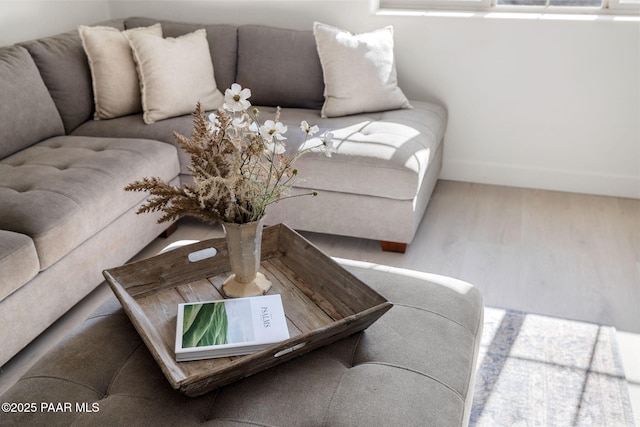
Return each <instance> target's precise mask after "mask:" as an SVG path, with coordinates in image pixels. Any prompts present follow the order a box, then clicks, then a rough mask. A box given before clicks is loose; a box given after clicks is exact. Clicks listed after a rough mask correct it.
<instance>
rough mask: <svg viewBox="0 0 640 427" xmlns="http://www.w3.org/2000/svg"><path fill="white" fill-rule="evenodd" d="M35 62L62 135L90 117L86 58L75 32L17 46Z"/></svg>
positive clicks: (89, 89) (88, 77)
mask: <svg viewBox="0 0 640 427" xmlns="http://www.w3.org/2000/svg"><path fill="white" fill-rule="evenodd" d="M20 45H21V46H23V47H25V48H26V49H27V50H28V51H29V53H30V54H31V57H32V58H33V60H34V61H35V63H36V65H37V66H38V69H39V70H40V75H41V76H42V79H43V80H44V83H45V84H46V85H47V88H48V89H49V93H51V97H52V98H53V102H55V104H56V107H57V108H58V111H59V112H60V116H61V117H62V122H63V123H64V128H65V131H66V133H71V131H73V130H74V129H75V128H76V127H78V126H79V125H81V124H82V123H84V122H86V121H87V120H89V119H90V118H91V117H92V115H93V90H92V88H91V71H90V70H89V62H88V60H87V55H86V54H85V53H84V48H83V47H82V41H81V40H80V35H79V34H78V31H77V30H74V31H69V32H67V33H62V34H57V35H55V36H51V37H44V38H41V39H38V40H32V41H28V42H24V43H20Z"/></svg>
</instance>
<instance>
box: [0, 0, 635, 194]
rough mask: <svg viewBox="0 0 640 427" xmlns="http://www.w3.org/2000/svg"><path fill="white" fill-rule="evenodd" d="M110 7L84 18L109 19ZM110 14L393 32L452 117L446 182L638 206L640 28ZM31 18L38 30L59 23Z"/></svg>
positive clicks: (249, 4)
mask: <svg viewBox="0 0 640 427" xmlns="http://www.w3.org/2000/svg"><path fill="white" fill-rule="evenodd" d="M14 3H18V2H14ZM20 3H21V2H20ZM38 3H39V4H41V3H43V2H38ZM46 3H49V2H46ZM59 3H64V2H59ZM91 3H93V2H91ZM103 3H104V2H97V4H96V5H94V7H92V8H89V9H87V10H85V13H86V12H88V11H89V10H90V11H91V12H92V13H94V14H97V15H101V13H102V8H103V7H104V5H103ZM1 4H2V3H0V7H1ZM60 7H62V6H60ZM68 7H69V8H70V9H71V8H72V7H71V6H68ZM85 7H86V6H85ZM13 8H14V9H15V8H16V6H15V5H14V6H13ZM108 8H109V11H108V13H105V14H104V16H100V19H109V18H122V17H127V16H134V15H137V16H149V17H156V18H161V19H171V20H176V21H189V22H202V23H236V24H245V23H259V24H266V25H274V26H280V27H287V28H299V29H310V28H311V24H312V23H313V21H314V20H318V21H322V22H325V23H328V24H332V25H336V26H339V27H343V28H346V29H348V30H350V31H353V32H362V31H368V30H371V29H375V28H378V27H380V26H383V25H387V24H392V25H393V26H394V27H395V37H396V57H397V61H398V73H399V81H400V85H401V87H402V88H403V89H404V91H405V92H406V94H407V95H408V96H409V98H412V99H416V100H431V101H437V102H441V103H443V104H444V105H446V107H447V108H448V110H449V115H450V118H449V127H448V130H447V134H446V136H445V159H444V168H443V171H442V175H441V177H442V178H446V179H453V180H465V181H473V182H483V183H494V184H503V185H516V186H525V187H534V188H544V189H553V190H561V191H576V192H585V193H594V194H606V195H615V196H624V197H636V198H639V197H640V23H638V22H619V21H612V20H611V19H600V20H597V21H567V20H558V21H547V20H522V19H518V20H512V19H491V18H486V17H479V16H475V17H469V18H452V17H406V16H405V17H402V16H376V15H374V14H373V13H372V12H371V9H372V8H371V2H370V1H369V0H357V1H311V0H289V1H271V0H256V1H248V0H209V1H189V0H182V1H179V0H176V1H144V0H143V1H126V2H125V1H117V0H114V1H109V2H108ZM73 9H74V10H76V9H75V6H74V7H73ZM98 12H100V13H98ZM31 13H32V14H33V15H31V14H29V19H28V21H29V23H30V24H31V25H33V24H34V23H37V22H41V23H45V22H48V20H49V16H50V14H49V12H40V11H36V10H32V11H31ZM89 15H91V13H89ZM93 18H94V16H88V17H86V18H85V17H83V16H77V17H76V18H70V19H67V20H66V22H67V23H69V25H68V27H73V26H75V25H76V24H77V23H81V22H82V21H83V20H88V21H97V20H99V19H93ZM25 20H26V18H25ZM74 21H75V22H74ZM25 22H26V21H25ZM1 23H2V20H0V24H1ZM0 28H2V27H1V25H0ZM4 32H5V30H4V29H0V34H3V33H4ZM3 37H4V35H3Z"/></svg>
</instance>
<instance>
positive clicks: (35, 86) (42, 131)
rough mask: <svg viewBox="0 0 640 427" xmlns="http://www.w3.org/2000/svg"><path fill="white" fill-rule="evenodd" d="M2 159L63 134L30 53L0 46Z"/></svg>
mask: <svg viewBox="0 0 640 427" xmlns="http://www.w3.org/2000/svg"><path fill="white" fill-rule="evenodd" d="M0 98H1V99H2V101H1V102H0V117H2V120H1V121H0V158H3V157H6V156H8V155H10V154H13V153H15V152H16V151H18V150H21V149H22V148H25V147H28V146H30V145H32V144H35V143H36V142H38V141H41V140H43V139H46V138H49V137H51V136H57V135H62V134H64V127H63V126H62V119H60V115H59V114H58V111H57V110H56V106H55V104H54V103H53V100H52V99H51V96H50V95H49V92H48V91H47V87H46V86H45V84H44V82H43V81H42V78H41V77H40V73H39V72H38V68H37V67H36V64H35V63H34V62H33V59H31V56H30V55H29V52H27V51H26V50H25V49H24V48H22V47H19V46H12V47H7V48H0Z"/></svg>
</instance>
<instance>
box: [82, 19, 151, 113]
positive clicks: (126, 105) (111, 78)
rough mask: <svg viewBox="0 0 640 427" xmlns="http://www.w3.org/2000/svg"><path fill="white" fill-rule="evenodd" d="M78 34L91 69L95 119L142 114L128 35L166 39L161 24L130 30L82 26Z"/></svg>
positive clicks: (138, 86)
mask: <svg viewBox="0 0 640 427" xmlns="http://www.w3.org/2000/svg"><path fill="white" fill-rule="evenodd" d="M78 31H79V32H80V37H81V38H82V46H83V47H84V51H85V53H86V54H87V58H88V59H89V67H90V68H91V79H92V82H93V99H94V103H95V113H94V115H93V118H94V119H96V120H100V119H112V118H114V117H120V116H126V115H129V114H135V113H139V112H140V111H142V104H141V103H140V82H139V81H138V72H137V71H136V64H135V62H134V60H133V54H132V52H131V46H130V45H129V39H128V38H127V36H126V34H130V33H133V32H144V33H147V34H151V35H154V36H156V37H162V27H161V26H160V24H156V25H152V26H150V27H146V28H134V29H131V30H126V31H119V30H118V29H116V28H112V27H87V26H84V25H81V26H80V27H79V28H78Z"/></svg>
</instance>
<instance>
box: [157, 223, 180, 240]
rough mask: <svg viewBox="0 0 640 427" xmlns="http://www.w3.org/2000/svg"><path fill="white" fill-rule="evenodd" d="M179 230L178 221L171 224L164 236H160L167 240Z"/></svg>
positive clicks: (163, 233)
mask: <svg viewBox="0 0 640 427" xmlns="http://www.w3.org/2000/svg"><path fill="white" fill-rule="evenodd" d="M177 229H178V222H177V221H176V222H174V223H173V224H171V225H170V226H169V227H168V228H167V229H166V230H164V231H163V232H162V234H160V237H162V238H164V239H166V238H167V237H169V236H171V235H172V234H173V232H174V231H176V230H177Z"/></svg>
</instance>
